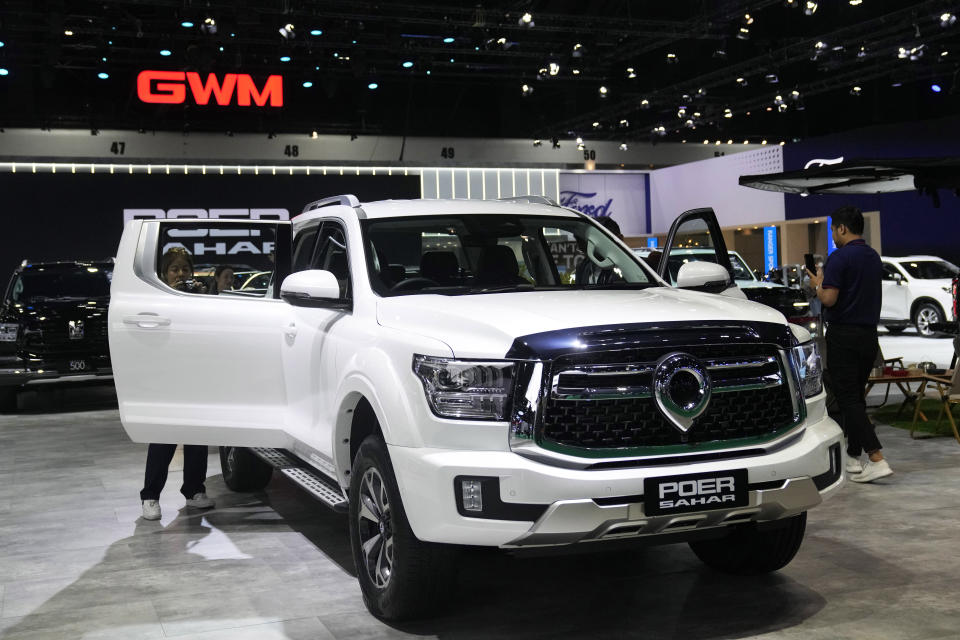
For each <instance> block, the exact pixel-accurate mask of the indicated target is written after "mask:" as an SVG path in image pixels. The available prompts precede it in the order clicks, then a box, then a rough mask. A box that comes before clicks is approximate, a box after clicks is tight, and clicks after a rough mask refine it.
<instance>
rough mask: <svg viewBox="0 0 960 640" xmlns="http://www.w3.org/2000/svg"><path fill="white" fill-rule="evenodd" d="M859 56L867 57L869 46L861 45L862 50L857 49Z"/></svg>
mask: <svg viewBox="0 0 960 640" xmlns="http://www.w3.org/2000/svg"><path fill="white" fill-rule="evenodd" d="M857 57H858V58H866V57H867V48H866V47H865V46H861V47H860V50H859V51H857Z"/></svg>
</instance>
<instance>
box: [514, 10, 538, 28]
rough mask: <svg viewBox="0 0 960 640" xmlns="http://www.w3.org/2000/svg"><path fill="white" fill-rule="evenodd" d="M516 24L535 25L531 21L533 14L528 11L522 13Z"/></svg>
mask: <svg viewBox="0 0 960 640" xmlns="http://www.w3.org/2000/svg"><path fill="white" fill-rule="evenodd" d="M517 24H519V25H520V26H521V27H533V26H535V25H534V22H533V14H531V13H530V12H529V11H528V12H526V13H524V14H523V15H522V16H520V19H519V20H517Z"/></svg>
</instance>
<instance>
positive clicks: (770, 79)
mask: <svg viewBox="0 0 960 640" xmlns="http://www.w3.org/2000/svg"><path fill="white" fill-rule="evenodd" d="M763 79H764V80H766V81H767V83H768V84H777V83H778V82H780V78H778V77H777V74H775V73H768V74H767V75H765V76H763Z"/></svg>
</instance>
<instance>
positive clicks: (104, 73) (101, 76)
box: [97, 71, 110, 80]
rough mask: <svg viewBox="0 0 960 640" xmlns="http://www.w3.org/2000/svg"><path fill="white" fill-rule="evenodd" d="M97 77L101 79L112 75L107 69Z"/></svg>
mask: <svg viewBox="0 0 960 640" xmlns="http://www.w3.org/2000/svg"><path fill="white" fill-rule="evenodd" d="M97 77H98V78H100V79H101V80H106V79H107V78H109V77H110V74H109V73H107V72H106V71H101V72H100V73H98V74H97Z"/></svg>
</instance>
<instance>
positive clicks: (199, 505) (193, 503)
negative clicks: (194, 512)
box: [187, 491, 214, 509]
mask: <svg viewBox="0 0 960 640" xmlns="http://www.w3.org/2000/svg"><path fill="white" fill-rule="evenodd" d="M187 506H188V507H192V508H193V509H213V507H214V502H213V500H211V499H210V497H209V496H208V495H207V494H205V493H203V492H202V491H201V492H200V493H198V494H195V495H194V496H193V497H192V498H187Z"/></svg>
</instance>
